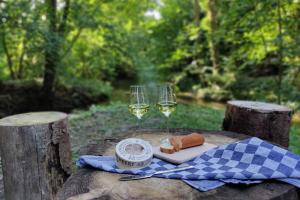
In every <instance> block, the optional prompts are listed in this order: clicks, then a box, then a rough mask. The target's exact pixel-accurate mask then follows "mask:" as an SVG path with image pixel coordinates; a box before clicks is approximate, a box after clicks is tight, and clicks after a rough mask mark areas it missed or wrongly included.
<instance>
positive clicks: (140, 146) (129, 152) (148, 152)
mask: <svg viewBox="0 0 300 200" xmlns="http://www.w3.org/2000/svg"><path fill="white" fill-rule="evenodd" d="M152 157H153V149H152V146H151V145H150V143H149V142H147V141H145V140H142V139H138V138H128V139H125V140H122V141H120V142H119V143H118V144H117V146H116V165H117V167H119V168H121V169H139V168H144V167H146V166H147V165H149V164H150V162H151V160H152Z"/></svg>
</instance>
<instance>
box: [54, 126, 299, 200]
mask: <svg viewBox="0 0 300 200" xmlns="http://www.w3.org/2000/svg"><path fill="white" fill-rule="evenodd" d="M164 132H165V130H159V129H150V130H149V129H148V130H139V134H137V133H134V132H125V133H114V135H111V136H109V137H108V136H104V138H103V140H100V141H98V143H96V142H93V144H90V145H88V146H87V147H85V148H82V149H81V151H80V152H79V153H80V154H82V155H86V154H89V155H114V151H115V146H116V144H117V143H118V142H119V141H120V140H122V139H125V138H129V137H138V138H142V139H145V140H147V141H149V142H150V143H151V144H152V145H153V146H156V145H159V141H160V139H161V138H162V137H165V136H166V135H164V134H165V133H164ZM170 132H171V134H172V135H182V134H189V133H191V132H202V131H201V130H195V129H171V130H170ZM202 133H204V135H205V140H206V141H207V142H209V143H213V144H216V145H222V144H226V143H232V142H235V141H237V140H241V139H245V138H248V137H249V136H246V135H243V134H237V133H233V132H227V131H212V132H202ZM121 176H122V175H120V174H115V173H108V172H104V171H100V170H95V169H91V168H82V169H79V170H78V171H76V172H75V173H73V174H72V176H71V177H70V178H69V179H68V180H67V181H66V183H65V184H64V186H63V188H62V189H61V190H60V191H59V192H58V195H57V198H58V199H59V200H96V199H110V200H121V199H139V200H146V199H165V200H168V199H172V200H177V199H178V200H181V199H205V200H217V199H218V200H220V199H230V200H241V199H243V200H253V199H261V200H271V199H272V200H275V199H289V200H298V194H297V188H296V187H295V186H292V185H288V184H286V183H282V182H279V181H265V182H263V183H261V184H251V185H249V186H247V185H235V184H226V185H224V186H222V187H220V188H217V189H214V190H210V191H207V192H199V191H198V190H196V189H193V188H192V187H190V186H189V185H187V184H186V183H184V182H183V181H181V180H171V179H162V178H153V177H152V178H148V179H143V180H136V181H119V180H118V179H119V178H120V177H121Z"/></svg>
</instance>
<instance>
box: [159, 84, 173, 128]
mask: <svg viewBox="0 0 300 200" xmlns="http://www.w3.org/2000/svg"><path fill="white" fill-rule="evenodd" d="M158 92H159V94H158V102H157V107H158V110H159V111H160V112H161V113H163V114H164V115H165V116H166V117H167V132H168V133H169V124H168V121H169V120H168V119H169V117H170V115H171V113H173V112H174V111H175V110H176V105H177V102H176V96H175V93H174V91H173V88H172V85H171V84H164V85H162V86H160V87H159V91H158Z"/></svg>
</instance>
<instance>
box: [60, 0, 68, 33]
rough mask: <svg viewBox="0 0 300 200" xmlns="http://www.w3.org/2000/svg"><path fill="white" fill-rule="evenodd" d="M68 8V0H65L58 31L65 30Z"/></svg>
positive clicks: (62, 31)
mask: <svg viewBox="0 0 300 200" xmlns="http://www.w3.org/2000/svg"><path fill="white" fill-rule="evenodd" d="M69 10H70V0H65V7H64V12H63V16H62V21H61V23H60V25H59V27H58V32H60V33H61V34H63V33H64V32H65V30H66V24H67V20H68V16H69Z"/></svg>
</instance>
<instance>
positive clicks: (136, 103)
mask: <svg viewBox="0 0 300 200" xmlns="http://www.w3.org/2000/svg"><path fill="white" fill-rule="evenodd" d="M149 107H150V106H149V102H148V98H147V95H146V90H145V86H143V85H132V86H130V105H129V106H128V109H129V112H130V113H131V114H133V115H135V116H136V117H137V119H138V127H139V126H140V125H139V124H140V123H139V122H140V120H141V119H142V117H143V116H144V115H145V114H146V113H147V112H148V111H149Z"/></svg>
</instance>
